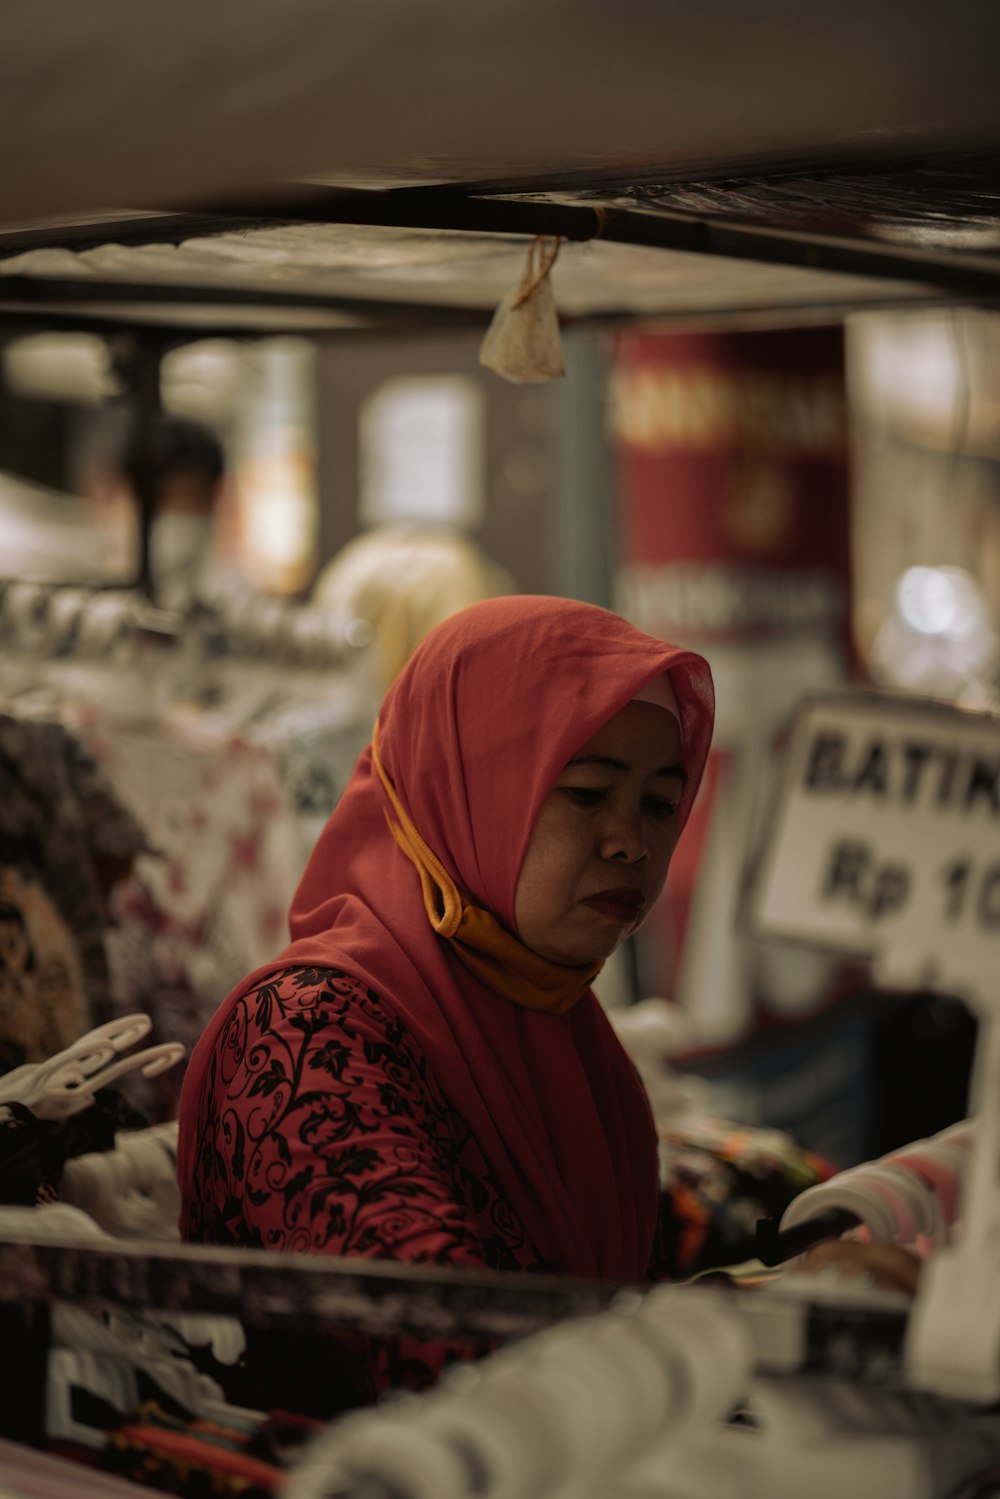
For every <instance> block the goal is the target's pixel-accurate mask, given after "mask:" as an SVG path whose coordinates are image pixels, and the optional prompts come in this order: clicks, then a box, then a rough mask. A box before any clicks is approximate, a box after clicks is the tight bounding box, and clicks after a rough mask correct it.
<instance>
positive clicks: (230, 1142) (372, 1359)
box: [185, 969, 546, 1419]
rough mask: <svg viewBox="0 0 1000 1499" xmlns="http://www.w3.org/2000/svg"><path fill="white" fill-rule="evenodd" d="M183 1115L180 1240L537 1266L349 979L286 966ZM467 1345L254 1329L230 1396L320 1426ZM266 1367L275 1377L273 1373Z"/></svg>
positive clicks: (376, 1007) (401, 1033)
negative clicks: (193, 1114) (193, 1141)
mask: <svg viewBox="0 0 1000 1499" xmlns="http://www.w3.org/2000/svg"><path fill="white" fill-rule="evenodd" d="M201 1108H202V1112H201V1116H200V1118H199V1119H198V1121H197V1135H198V1141H199V1147H198V1155H197V1165H196V1169H195V1180H194V1181H193V1182H191V1183H188V1184H186V1188H185V1197H186V1199H187V1202H186V1209H187V1212H186V1229H185V1231H186V1237H187V1238H189V1239H192V1240H194V1241H196V1242H200V1243H215V1244H220V1243H221V1244H239V1245H244V1246H246V1247H251V1248H262V1249H273V1250H285V1251H296V1250H317V1251H320V1252H325V1253H327V1254H335V1255H360V1256H364V1257H367V1258H372V1259H396V1260H405V1261H408V1262H410V1263H424V1264H437V1265H450V1266H466V1267H470V1268H480V1269H482V1268H488V1269H492V1270H508V1271H523V1270H543V1269H545V1268H546V1266H545V1265H544V1264H543V1263H542V1262H541V1261H540V1259H539V1257H538V1256H537V1255H536V1253H535V1252H534V1250H533V1248H532V1246H531V1245H530V1244H529V1243H528V1242H527V1240H526V1238H525V1234H524V1231H523V1229H522V1227H521V1225H520V1224H519V1223H518V1221H517V1219H516V1218H515V1215H514V1213H513V1211H512V1210H511V1207H510V1204H509V1202H508V1201H507V1199H506V1197H505V1195H504V1193H503V1192H502V1190H501V1188H500V1187H499V1185H498V1184H497V1182H496V1181H495V1179H494V1177H493V1175H492V1173H491V1171H490V1169H489V1167H488V1165H487V1163H486V1161H485V1159H484V1157H483V1155H482V1152H481V1150H480V1148H479V1146H478V1144H477V1142H476V1141H475V1140H474V1139H473V1138H472V1136H471V1134H470V1133H469V1130H468V1128H467V1127H466V1126H465V1125H464V1123H463V1121H462V1120H461V1119H460V1118H459V1116H458V1115H457V1114H456V1113H455V1111H454V1110H453V1109H452V1108H451V1107H450V1105H449V1104H448V1103H447V1102H446V1100H445V1098H444V1096H443V1094H442V1093H441V1090H440V1088H439V1087H438V1085H437V1082H436V1080H435V1079H434V1077H433V1076H432V1074H431V1073H430V1070H429V1069H428V1067H427V1064H426V1062H425V1060H424V1059H423V1057H422V1056H421V1055H420V1053H419V1051H418V1049H417V1048H416V1046H415V1045H414V1043H413V1041H412V1039H411V1037H410V1036H409V1033H408V1032H407V1030H406V1028H405V1027H404V1026H403V1024H402V1023H401V1022H400V1021H399V1020H398V1019H397V1018H396V1017H395V1016H393V1015H392V1014H391V1013H390V1012H389V1011H388V1010H386V1009H385V1007H384V1006H383V1005H382V1004H381V1003H380V1002H379V1000H378V998H377V996H376V995H374V994H373V993H372V992H371V991H370V990H368V989H366V988H364V986H363V985H361V984H359V983H358V982H357V981H356V980H355V979H353V978H350V977H349V976H347V975H345V974H342V973H338V972H335V971H333V970H327V969H290V970H286V971H284V972H282V973H279V974H276V975H275V976H274V977H273V978H271V979H268V980H266V981H265V982H264V983H261V984H258V985H256V987H255V988H254V989H252V990H251V991H250V992H249V993H248V994H246V995H245V996H244V997H243V998H242V999H241V1000H240V1001H239V1002H238V1003H237V1005H236V1006H235V1008H234V1010H233V1014H232V1017H231V1019H230V1022H229V1026H228V1028H227V1030H226V1031H225V1032H224V1033H223V1036H222V1039H221V1042H220V1044H219V1047H218V1049H217V1051H216V1055H215V1057H214V1058H213V1061H212V1064H211V1068H210V1071H209V1078H208V1085H207V1087H206V1090H205V1094H204V1096H203V1100H202V1105H201ZM488 1351H489V1348H488V1345H486V1344H483V1343H481V1342H476V1343H472V1342H438V1343H434V1344H428V1343H421V1342H418V1341H416V1340H414V1339H411V1338H380V1339H375V1338H369V1337H365V1336H363V1335H361V1334H359V1333H352V1332H332V1331H331V1332H329V1333H317V1334H316V1335H314V1336H312V1337H310V1338H303V1337H302V1336H301V1335H297V1336H296V1337H295V1338H294V1339H292V1340H291V1341H290V1342H288V1341H287V1340H285V1339H283V1338H282V1336H281V1335H280V1334H273V1333H272V1334H265V1333H251V1335H250V1337H249V1344H248V1355H247V1359H246V1361H245V1367H244V1369H243V1371H242V1383H240V1384H239V1386H238V1387H234V1395H233V1398H238V1399H239V1400H240V1401H242V1402H243V1403H247V1404H254V1405H257V1406H261V1405H263V1406H264V1407H265V1408H266V1407H269V1406H271V1405H275V1404H278V1405H283V1406H287V1405H288V1404H289V1402H290V1401H291V1402H292V1404H293V1408H294V1409H296V1410H301V1411H303V1412H304V1413H308V1414H311V1415H316V1416H318V1417H320V1418H322V1419H327V1418H329V1417H330V1416H332V1415H335V1414H336V1413H337V1412H339V1411H342V1410H345V1409H348V1408H351V1407H353V1406H357V1405H363V1404H367V1403H369V1402H370V1401H372V1400H374V1399H376V1398H377V1396H378V1395H379V1394H381V1393H382V1392H384V1391H385V1390H388V1389H392V1388H400V1387H404V1388H409V1389H422V1388H425V1387H426V1386H428V1385H430V1384H432V1383H433V1382H434V1381H435V1379H436V1378H437V1377H438V1375H439V1374H440V1372H441V1370H442V1368H443V1367H444V1366H445V1365H446V1364H448V1363H450V1362H452V1361H453V1360H454V1359H456V1358H478V1357H481V1356H483V1354H485V1353H486V1352H488ZM275 1371H280V1375H278V1374H276V1372H275Z"/></svg>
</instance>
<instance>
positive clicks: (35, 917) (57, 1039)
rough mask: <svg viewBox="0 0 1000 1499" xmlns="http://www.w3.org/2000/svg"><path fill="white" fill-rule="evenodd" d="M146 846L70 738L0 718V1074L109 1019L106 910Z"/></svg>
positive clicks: (55, 728)
mask: <svg viewBox="0 0 1000 1499" xmlns="http://www.w3.org/2000/svg"><path fill="white" fill-rule="evenodd" d="M145 847H146V839H145V835H144V833H143V831H142V828H141V826H140V824H139V822H138V821H137V820H136V819H135V818H134V817H133V816H132V815H131V814H130V813H129V812H128V811H127V810H126V808H125V807H124V806H123V805H122V803H121V801H120V800H119V798H118V797H117V796H116V794H115V792H114V790H113V788H112V786H111V785H110V783H109V782H108V780H107V778H106V777H105V776H104V774H103V773H102V772H101V770H100V768H99V767H98V766H97V765H96V763H95V762H94V759H93V757H92V756H91V755H90V754H89V753H88V752H87V751H86V750H85V749H84V747H83V746H82V745H81V744H80V743H79V741H78V740H77V739H76V737H75V736H74V735H73V734H71V733H70V732H68V730H66V729H65V728H63V727H62V726H61V725H59V724H52V723H38V722H33V721H30V720H25V721H22V720H20V719H17V718H13V717H10V716H8V715H0V1071H7V1070H9V1069H10V1068H11V1067H14V1066H18V1065H20V1064H21V1063H23V1062H30V1061H41V1060H42V1059H43V1058H45V1057H48V1056H50V1055H52V1054H53V1053H54V1052H57V1051H59V1050H61V1049H62V1048H63V1047H64V1046H66V1045H67V1044H68V1043H69V1042H70V1041H72V1040H74V1039H75V1038H76V1037H77V1036H78V1035H80V1034H81V1033H82V1032H83V1031H85V1030H87V1029H89V1028H90V1027H91V1026H92V1025H95V1024H100V1023H102V1022H103V1021H105V1020H107V1019H109V1018H110V1016H111V1015H112V1013H113V1012H114V1001H113V997H112V992H111V983H110V976H109V972H108V965H107V958H106V953H105V937H106V934H107V931H108V928H109V926H110V924H111V912H110V905H109V901H110V897H111V892H112V890H113V888H114V886H115V884H116V883H117V882H118V881H119V880H120V879H121V878H122V877H124V876H125V875H126V874H127V872H128V871H129V869H130V868H131V865H132V862H133V860H134V859H135V857H136V856H137V855H138V854H139V852H140V851H141V850H143V849H144V848H145Z"/></svg>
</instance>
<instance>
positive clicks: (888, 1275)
mask: <svg viewBox="0 0 1000 1499" xmlns="http://www.w3.org/2000/svg"><path fill="white" fill-rule="evenodd" d="M920 1268H921V1262H920V1260H919V1259H918V1258H917V1256H916V1255H915V1254H914V1253H913V1252H912V1251H911V1250H909V1249H900V1248H898V1247H897V1246H896V1245H895V1244H860V1243H859V1242H858V1241H857V1240H856V1239H826V1240H824V1242H823V1243H822V1244H815V1245H814V1246H813V1248H812V1249H809V1250H807V1251H806V1253H805V1254H803V1255H802V1256H801V1257H800V1259H799V1260H798V1261H797V1262H796V1264H795V1266H794V1269H795V1270H796V1271H798V1272H801V1273H802V1274H807V1275H815V1274H816V1273H817V1272H820V1271H824V1270H825V1271H834V1272H835V1273H836V1274H837V1275H842V1276H844V1278H845V1279H860V1278H864V1279H865V1280H866V1281H867V1283H868V1284H869V1285H873V1286H879V1287H880V1288H881V1289H882V1290H884V1291H905V1292H906V1294H907V1295H908V1296H915V1295H916V1293H917V1287H918V1286H919V1284H920Z"/></svg>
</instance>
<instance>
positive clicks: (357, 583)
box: [313, 521, 517, 693]
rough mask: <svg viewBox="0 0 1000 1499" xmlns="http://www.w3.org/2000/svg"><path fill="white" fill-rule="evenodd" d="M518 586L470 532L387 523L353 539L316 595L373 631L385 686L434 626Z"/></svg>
mask: <svg viewBox="0 0 1000 1499" xmlns="http://www.w3.org/2000/svg"><path fill="white" fill-rule="evenodd" d="M516 592H517V586H516V584H515V582H514V580H513V578H512V577H511V576H510V574H509V573H508V572H507V571H506V569H505V568H503V567H501V566H500V564H499V563H497V562H494V561H493V559H492V558H491V557H490V556H488V554H487V553H486V552H485V551H484V550H483V548H482V547H481V546H480V545H479V543H478V542H477V541H476V540H475V539H474V538H473V537H472V536H471V535H469V533H468V532H466V531H462V530H460V529H459V528H458V527H457V526H450V525H442V524H438V523H434V522H431V521H390V522H385V523H384V524H382V525H378V526H373V527H372V528H371V529H370V530H367V531H363V532H362V533H361V534H360V535H359V536H356V537H354V539H353V540H352V541H349V542H348V543H347V545H346V546H345V547H343V548H342V549H341V550H340V552H338V553H337V555H336V557H334V559H333V561H332V562H329V563H328V564H327V566H326V567H325V568H324V569H323V571H322V572H321V573H320V575H319V577H318V579H317V580H316V584H315V587H314V590H313V598H314V601H315V602H316V603H317V604H319V605H320V606H322V607H323V608H327V609H332V610H336V611H337V612H338V613H342V614H344V615H345V616H346V617H347V618H349V619H352V620H364V621H365V622H366V623H367V624H368V625H370V626H371V629H372V651H373V655H374V661H375V672H376V678H377V681H376V685H377V687H378V690H379V692H380V693H382V692H386V691H387V690H388V688H389V686H390V685H391V683H392V682H393V681H394V680H395V678H396V677H397V676H398V674H399V672H400V671H402V669H403V667H404V666H405V665H406V663H407V661H408V660H409V659H410V656H411V655H412V654H413V652H414V651H415V650H416V648H417V646H418V645H419V644H420V642H421V640H423V638H424V636H425V635H427V634H428V633H429V632H430V631H431V630H433V629H434V627H435V626H436V625H439V624H441V623H442V622H443V621H444V620H446V619H447V618H448V617H449V615H452V614H457V613H458V611H459V610H460V609H464V608H466V607H467V606H468V605H470V604H479V603H482V602H484V601H485V600H486V599H492V598H499V597H500V596H501V595H503V594H508V593H516Z"/></svg>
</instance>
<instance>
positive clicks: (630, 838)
mask: <svg viewBox="0 0 1000 1499" xmlns="http://www.w3.org/2000/svg"><path fill="white" fill-rule="evenodd" d="M649 857H650V849H649V843H648V841H647V839H646V836H645V833H644V831H643V826H642V817H641V816H640V815H639V814H638V813H635V814H625V813H618V814H616V815H615V816H614V817H612V818H611V819H609V821H608V823H607V825H606V826H605V828H604V830H603V833H602V837H601V858H602V859H617V860H618V861H619V863H622V864H645V863H646V862H647V861H648V859H649Z"/></svg>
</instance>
